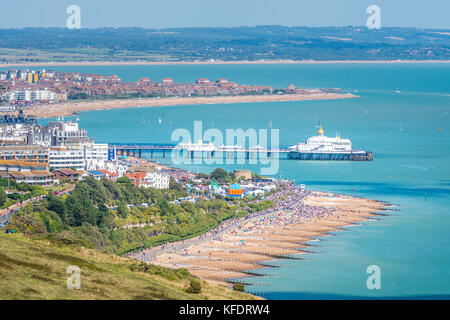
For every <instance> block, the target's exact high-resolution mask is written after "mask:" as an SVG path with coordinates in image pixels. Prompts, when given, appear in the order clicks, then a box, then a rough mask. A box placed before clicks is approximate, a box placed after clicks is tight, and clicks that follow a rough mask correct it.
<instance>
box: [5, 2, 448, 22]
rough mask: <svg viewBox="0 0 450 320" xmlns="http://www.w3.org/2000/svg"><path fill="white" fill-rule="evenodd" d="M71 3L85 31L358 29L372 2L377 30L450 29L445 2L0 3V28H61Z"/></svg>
mask: <svg viewBox="0 0 450 320" xmlns="http://www.w3.org/2000/svg"><path fill="white" fill-rule="evenodd" d="M71 4H76V5H78V6H80V8H81V26H82V27H84V28H95V27H144V28H145V27H146V28H165V27H192V26H199V27H206V26H223V27H232V26H242V25H247V26H254V25H262V24H267V25H270V24H279V25H287V26H345V25H357V26H361V25H365V24H366V20H367V17H368V15H367V14H366V9H367V7H368V6H369V5H372V4H375V5H378V6H379V7H380V8H381V27H383V26H386V27H387V26H407V27H424V28H446V29H450V18H449V15H450V0H0V28H21V27H39V26H41V27H64V26H65V23H66V19H67V17H68V15H67V14H66V8H67V7H68V6H69V5H71Z"/></svg>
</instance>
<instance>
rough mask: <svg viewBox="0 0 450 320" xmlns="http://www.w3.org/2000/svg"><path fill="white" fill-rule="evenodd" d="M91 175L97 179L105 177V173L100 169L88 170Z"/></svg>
mask: <svg viewBox="0 0 450 320" xmlns="http://www.w3.org/2000/svg"><path fill="white" fill-rule="evenodd" d="M88 175H89V177H91V178H94V179H95V180H101V179H102V178H105V174H104V173H103V172H101V171H98V170H92V171H89V172H88Z"/></svg>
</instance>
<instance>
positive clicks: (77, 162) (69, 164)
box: [48, 147, 86, 171]
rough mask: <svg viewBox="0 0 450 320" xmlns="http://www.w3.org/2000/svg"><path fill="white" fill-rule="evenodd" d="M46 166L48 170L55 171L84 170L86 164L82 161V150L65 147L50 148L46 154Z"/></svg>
mask: <svg viewBox="0 0 450 320" xmlns="http://www.w3.org/2000/svg"><path fill="white" fill-rule="evenodd" d="M48 165H49V167H50V168H53V169H55V170H58V169H73V170H76V171H81V170H84V168H85V166H86V162H85V160H84V150H83V149H69V148H67V147H52V148H50V151H49V153H48Z"/></svg>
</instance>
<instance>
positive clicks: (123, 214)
mask: <svg viewBox="0 0 450 320" xmlns="http://www.w3.org/2000/svg"><path fill="white" fill-rule="evenodd" d="M117 213H118V214H119V216H120V217H122V218H126V217H127V216H128V208H127V206H126V204H125V202H121V203H120V204H119V206H118V207H117Z"/></svg>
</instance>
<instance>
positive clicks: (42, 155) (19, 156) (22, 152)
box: [0, 145, 49, 163]
mask: <svg viewBox="0 0 450 320" xmlns="http://www.w3.org/2000/svg"><path fill="white" fill-rule="evenodd" d="M48 156H49V152H48V149H47V148H44V147H41V146H34V145H12V146H1V147H0V160H22V161H33V162H44V163H47V162H48Z"/></svg>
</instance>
